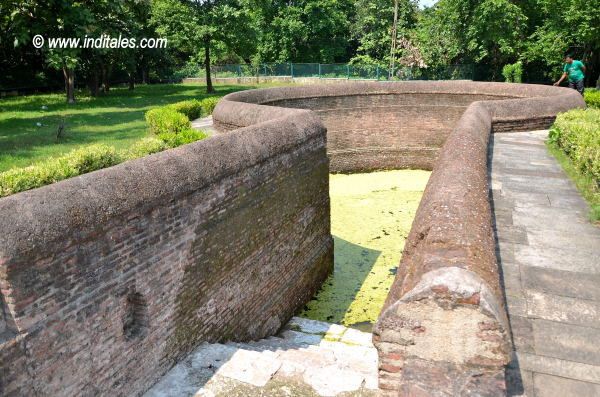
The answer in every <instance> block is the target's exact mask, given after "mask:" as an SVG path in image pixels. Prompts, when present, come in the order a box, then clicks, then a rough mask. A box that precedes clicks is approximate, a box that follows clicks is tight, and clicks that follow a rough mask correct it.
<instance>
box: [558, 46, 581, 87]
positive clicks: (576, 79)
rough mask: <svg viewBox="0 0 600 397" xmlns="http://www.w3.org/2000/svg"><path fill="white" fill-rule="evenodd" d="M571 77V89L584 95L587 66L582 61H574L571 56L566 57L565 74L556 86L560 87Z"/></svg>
mask: <svg viewBox="0 0 600 397" xmlns="http://www.w3.org/2000/svg"><path fill="white" fill-rule="evenodd" d="M567 76H568V77H569V88H573V89H575V90H577V91H578V92H579V93H580V94H581V95H583V80H584V77H585V65H584V64H583V62H581V61H576V60H575V59H573V56H572V55H571V54H568V55H566V56H565V66H564V67H563V74H562V76H560V79H559V80H558V81H557V82H556V83H554V85H560V83H562V82H563V80H564V79H566V78H567Z"/></svg>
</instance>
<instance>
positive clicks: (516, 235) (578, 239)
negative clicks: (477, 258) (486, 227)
mask: <svg viewBox="0 0 600 397" xmlns="http://www.w3.org/2000/svg"><path fill="white" fill-rule="evenodd" d="M546 136H547V131H534V132H523V133H511V134H497V135H494V136H493V142H492V149H491V150H490V152H491V153H492V170H491V187H492V198H493V207H494V212H495V218H496V230H497V238H498V246H499V252H498V255H499V260H500V262H501V265H502V270H503V279H504V285H505V290H506V299H507V304H508V311H509V317H510V323H511V328H512V335H513V340H514V345H515V349H516V352H515V354H514V360H513V362H512V364H511V366H510V367H509V369H508V375H509V380H510V381H509V385H508V386H509V395H527V396H530V397H531V396H535V397H545V396H560V397H567V396H578V397H582V396H600V228H598V227H595V226H593V225H591V224H590V223H589V221H588V218H587V214H588V211H589V207H588V206H587V204H586V203H585V201H584V200H583V199H582V198H581V197H580V195H579V194H578V192H577V190H576V188H575V187H574V185H573V183H572V182H571V181H570V180H569V178H568V177H567V176H566V175H565V174H564V172H563V171H562V169H561V167H560V165H559V164H558V163H557V162H556V161H555V159H554V158H553V157H552V156H551V155H550V154H548V152H547V150H546V148H545V146H544V140H545V138H546Z"/></svg>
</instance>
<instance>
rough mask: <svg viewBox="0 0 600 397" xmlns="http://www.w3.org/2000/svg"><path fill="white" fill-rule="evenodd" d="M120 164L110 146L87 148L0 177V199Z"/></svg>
mask: <svg viewBox="0 0 600 397" xmlns="http://www.w3.org/2000/svg"><path fill="white" fill-rule="evenodd" d="M121 160H122V158H121V156H120V155H119V154H118V153H117V152H116V150H115V149H114V148H112V147H110V146H106V145H90V146H87V147H84V148H81V149H77V150H74V151H72V152H71V153H69V154H67V155H65V156H62V157H59V158H56V159H52V158H51V159H48V160H46V161H44V162H41V163H38V164H35V165H32V166H30V167H26V168H14V169H12V170H9V171H5V172H2V173H0V197H4V196H8V195H11V194H14V193H19V192H22V191H25V190H30V189H35V188H37V187H40V186H44V185H48V184H51V183H54V182H58V181H61V180H63V179H67V178H71V177H73V176H77V175H81V174H84V173H87V172H91V171H95V170H99V169H101V168H105V167H110V166H112V165H115V164H117V163H119V162H120V161H121Z"/></svg>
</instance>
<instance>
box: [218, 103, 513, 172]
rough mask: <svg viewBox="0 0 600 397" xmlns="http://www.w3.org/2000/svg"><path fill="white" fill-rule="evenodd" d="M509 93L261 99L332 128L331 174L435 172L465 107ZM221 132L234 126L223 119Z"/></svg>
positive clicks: (330, 142)
mask: <svg viewBox="0 0 600 397" xmlns="http://www.w3.org/2000/svg"><path fill="white" fill-rule="evenodd" d="M506 97H507V96H506V95H500V94H498V95H493V94H477V93H472V94H466V93H465V94H453V93H428V92H424V93H410V92H409V93H404V94H402V95H399V94H394V93H388V94H380V93H374V94H365V95H346V96H323V97H307V98H283V99H277V100H267V101H261V103H262V104H265V105H271V106H279V107H285V108H296V109H310V110H313V111H315V112H316V113H317V115H318V116H319V117H320V118H321V120H322V121H323V123H324V124H325V126H326V127H327V131H328V136H327V139H328V142H327V146H328V154H329V157H330V160H331V171H332V172H361V171H372V170H378V169H402V168H418V169H427V170H431V169H432V168H433V164H434V162H435V159H436V158H437V156H438V153H439V149H440V148H441V147H442V146H443V144H444V142H445V140H446V138H447V137H448V135H449V134H450V132H452V130H453V128H454V125H455V124H456V123H457V122H458V120H459V118H460V116H461V115H462V114H463V113H464V111H465V109H466V107H467V106H468V105H469V104H470V103H472V102H474V101H478V100H497V99H501V98H506ZM217 127H218V128H221V129H222V130H231V129H235V128H236V126H235V125H232V124H229V125H225V124H224V123H221V124H219V121H218V120H217Z"/></svg>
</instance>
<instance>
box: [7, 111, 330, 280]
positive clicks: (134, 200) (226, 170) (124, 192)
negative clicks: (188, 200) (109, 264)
mask: <svg viewBox="0 0 600 397" xmlns="http://www.w3.org/2000/svg"><path fill="white" fill-rule="evenodd" d="M282 114H285V118H282V119H276V118H275V119H271V120H265V122H263V123H257V124H260V125H254V126H253V127H251V128H247V129H240V130H238V131H236V132H234V133H231V134H219V135H215V136H213V137H211V138H210V139H206V140H202V141H199V142H195V143H192V144H189V145H185V146H181V147H178V148H175V149H171V150H166V151H164V152H160V153H156V154H153V155H150V156H146V157H143V158H140V159H136V160H131V161H127V162H125V163H122V164H119V165H116V166H114V167H110V168H106V169H102V170H98V171H94V172H91V173H88V174H84V175H80V176H77V177H74V178H70V179H66V180H64V181H60V182H57V183H54V184H51V185H48V186H43V187H41V188H38V189H33V190H29V191H25V192H22V193H18V194H14V195H11V196H7V197H4V198H2V199H0V214H2V216H0V230H2V233H0V265H2V264H3V263H6V262H9V260H10V259H11V258H17V257H19V256H22V255H25V254H30V253H31V252H32V251H35V252H39V253H40V255H44V254H45V251H46V250H51V246H52V244H53V243H54V242H55V241H58V240H61V239H65V238H68V236H70V235H71V234H72V230H78V231H79V232H81V234H86V232H88V231H93V230H95V229H97V227H98V225H103V224H105V223H106V222H107V221H108V220H109V219H111V218H118V217H119V216H121V215H122V214H125V213H128V212H130V211H132V210H133V209H137V210H138V211H139V210H142V209H143V208H153V207H155V206H156V205H158V204H160V203H162V202H164V201H165V199H166V198H169V199H171V200H174V199H176V198H178V197H180V196H182V195H184V194H186V193H189V192H190V191H197V190H200V189H202V188H203V187H206V186H209V185H210V184H211V183H213V182H215V181H216V180H218V179H222V178H224V177H226V176H228V175H233V174H235V173H237V172H239V171H240V170H243V169H247V168H249V167H251V166H252V165H254V164H258V163H260V162H262V161H265V160H266V159H268V158H270V157H271V156H273V155H275V154H276V153H282V152H285V151H288V150H291V149H292V148H294V147H295V146H298V145H300V144H302V143H303V142H306V141H308V140H311V139H314V138H319V137H321V136H322V134H323V133H324V131H323V130H324V127H323V125H322V123H321V121H320V120H319V119H318V118H317V117H316V115H314V113H312V112H309V111H305V110H293V111H286V112H282ZM224 154H226V155H224ZM132 192H135V194H132ZM16 292H18V291H16Z"/></svg>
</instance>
